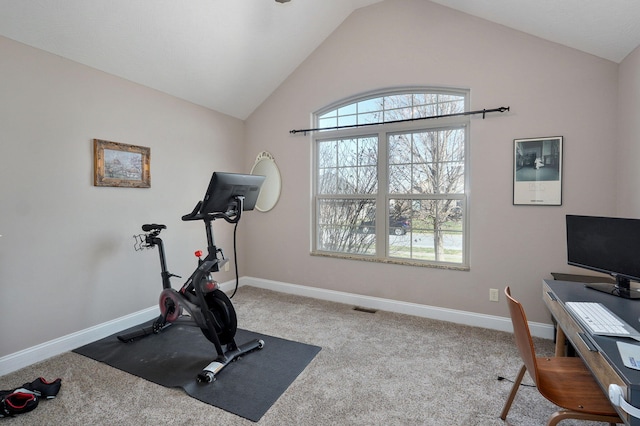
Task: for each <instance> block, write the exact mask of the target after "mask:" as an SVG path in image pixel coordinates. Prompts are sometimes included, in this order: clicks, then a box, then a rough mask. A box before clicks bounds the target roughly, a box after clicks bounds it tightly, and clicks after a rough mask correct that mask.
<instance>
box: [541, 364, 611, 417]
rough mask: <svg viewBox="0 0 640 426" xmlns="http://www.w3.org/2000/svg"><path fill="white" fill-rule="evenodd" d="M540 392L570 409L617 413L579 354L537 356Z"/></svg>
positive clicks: (583, 411) (593, 412)
mask: <svg viewBox="0 0 640 426" xmlns="http://www.w3.org/2000/svg"><path fill="white" fill-rule="evenodd" d="M536 362H537V364H538V380H537V387H538V390H539V392H540V393H541V394H542V395H543V396H544V397H545V398H547V399H548V400H549V401H551V402H553V403H554V404H556V405H558V406H560V407H562V408H566V409H569V410H573V411H577V412H582V413H591V414H600V415H610V416H616V415H617V413H616V411H615V409H614V408H613V406H612V405H611V402H609V398H608V397H607V395H606V394H605V393H604V391H603V390H602V389H601V388H600V386H599V385H598V383H597V382H596V380H595V379H594V377H593V375H592V374H591V372H590V371H589V369H588V368H587V367H586V366H585V365H584V362H583V361H582V359H580V358H578V357H552V358H545V357H536Z"/></svg>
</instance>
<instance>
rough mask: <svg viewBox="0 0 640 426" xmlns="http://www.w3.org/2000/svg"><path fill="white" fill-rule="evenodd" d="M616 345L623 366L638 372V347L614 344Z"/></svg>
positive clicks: (639, 352) (639, 361) (639, 354)
mask: <svg viewBox="0 0 640 426" xmlns="http://www.w3.org/2000/svg"><path fill="white" fill-rule="evenodd" d="M616 343H617V344H618V352H620V357H621V358H622V362H623V363H624V365H625V366H627V367H629V368H633V369H635V370H640V345H632V344H630V343H624V342H620V341H618V342H616Z"/></svg>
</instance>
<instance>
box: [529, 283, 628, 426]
mask: <svg viewBox="0 0 640 426" xmlns="http://www.w3.org/2000/svg"><path fill="white" fill-rule="evenodd" d="M542 287H543V291H542V298H543V300H544V303H545V304H546V305H547V307H548V308H549V310H550V311H551V315H553V317H554V318H555V320H556V321H557V323H558V336H557V339H556V356H562V355H563V354H564V348H565V339H566V340H568V341H569V342H571V345H572V346H573V347H574V348H575V350H576V353H577V354H578V355H579V356H580V357H581V358H582V360H583V361H584V363H585V364H586V365H587V367H588V368H589V370H591V373H593V375H594V377H595V378H596V380H597V381H598V383H599V384H600V386H601V387H602V390H603V391H604V392H605V394H608V389H609V385H610V384H612V383H614V384H617V385H620V386H621V387H622V389H623V390H624V393H625V399H626V400H627V401H628V402H629V403H630V404H631V405H633V406H635V407H640V370H634V369H631V368H628V367H625V366H624V364H623V363H622V359H621V358H620V354H619V352H618V347H617V345H616V341H617V340H620V339H618V338H615V337H606V336H594V335H590V334H589V333H587V332H586V331H585V330H584V329H583V328H582V326H581V325H580V324H579V323H578V322H577V321H576V320H575V319H574V318H573V317H572V316H571V315H570V314H569V313H568V312H567V310H566V309H565V306H564V302H577V301H580V302H600V303H602V304H603V305H605V306H606V307H607V308H609V309H610V310H611V311H612V312H614V313H615V314H616V315H618V316H619V317H620V318H622V319H623V320H625V321H626V322H627V323H629V324H631V326H632V327H635V328H636V329H637V328H639V327H640V322H638V320H639V315H640V300H628V299H622V298H620V297H616V296H612V295H609V294H606V293H602V292H599V291H595V290H592V289H589V288H586V287H585V286H584V284H583V283H576V282H570V281H554V280H544V281H543V285H542ZM581 336H582V337H581ZM583 338H584V340H583ZM623 340H624V341H627V342H629V343H633V342H635V341H634V340H630V339H623ZM588 345H590V346H591V348H589V346H588ZM619 414H620V417H621V418H622V419H623V420H624V422H625V424H627V425H629V426H640V419H638V418H635V417H631V416H629V415H628V414H626V413H625V412H623V411H621V410H619Z"/></svg>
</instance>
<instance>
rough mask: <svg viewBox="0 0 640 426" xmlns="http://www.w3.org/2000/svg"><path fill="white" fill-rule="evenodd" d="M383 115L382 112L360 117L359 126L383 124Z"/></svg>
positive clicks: (360, 115)
mask: <svg viewBox="0 0 640 426" xmlns="http://www.w3.org/2000/svg"><path fill="white" fill-rule="evenodd" d="M382 118H383V114H382V113H381V112H370V113H366V114H359V115H358V124H374V123H381V122H382Z"/></svg>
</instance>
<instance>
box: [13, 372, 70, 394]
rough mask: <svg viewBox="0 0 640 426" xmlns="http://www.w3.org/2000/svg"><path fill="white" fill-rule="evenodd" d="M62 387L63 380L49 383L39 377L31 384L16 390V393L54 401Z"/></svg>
mask: <svg viewBox="0 0 640 426" xmlns="http://www.w3.org/2000/svg"><path fill="white" fill-rule="evenodd" d="M60 386H62V380H61V379H55V380H54V381H52V382H47V381H46V380H45V379H43V378H42V377H39V378H37V379H36V380H34V381H33V382H31V383H25V384H24V385H22V387H21V388H18V389H15V390H14V392H24V393H30V394H33V395H35V396H38V397H41V398H45V399H53V398H55V397H56V395H58V392H60Z"/></svg>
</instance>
